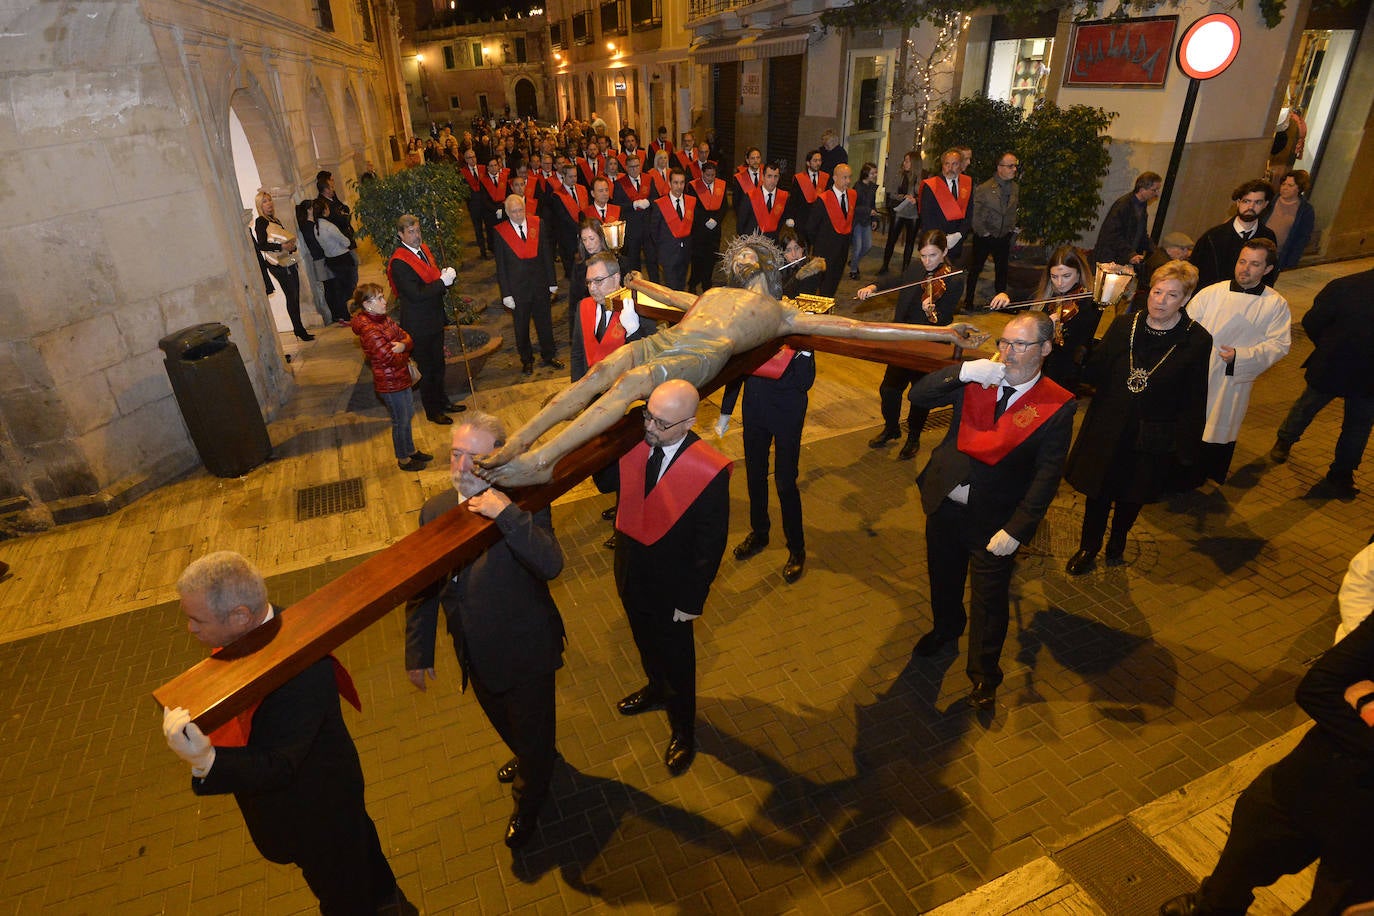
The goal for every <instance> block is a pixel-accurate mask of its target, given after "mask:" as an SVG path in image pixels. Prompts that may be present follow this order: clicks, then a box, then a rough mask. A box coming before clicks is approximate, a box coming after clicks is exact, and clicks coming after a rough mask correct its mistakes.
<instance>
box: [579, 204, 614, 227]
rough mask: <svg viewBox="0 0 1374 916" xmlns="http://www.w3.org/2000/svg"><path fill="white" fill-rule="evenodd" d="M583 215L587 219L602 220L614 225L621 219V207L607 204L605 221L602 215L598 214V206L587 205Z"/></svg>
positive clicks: (583, 209)
mask: <svg viewBox="0 0 1374 916" xmlns="http://www.w3.org/2000/svg"><path fill="white" fill-rule="evenodd" d="M582 215H583V216H585V217H587V219H595V220H601V222H603V223H613V222H615V221H616V220H618V219H620V205H619V204H606V218H605V219H602V218H601V214H600V213H598V212H597V209H596V204H587V206H585V207H583V208H582Z"/></svg>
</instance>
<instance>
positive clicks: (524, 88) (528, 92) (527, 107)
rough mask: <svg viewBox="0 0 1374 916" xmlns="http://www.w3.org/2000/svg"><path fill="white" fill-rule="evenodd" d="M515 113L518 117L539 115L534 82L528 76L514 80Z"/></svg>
mask: <svg viewBox="0 0 1374 916" xmlns="http://www.w3.org/2000/svg"><path fill="white" fill-rule="evenodd" d="M514 95H515V114H516V117H519V118H537V117H539V98H538V96H537V95H536V93H535V91H534V83H532V82H531V81H530V80H529V78H528V77H523V76H522V77H520V78H519V79H518V80H516V81H515V92H514Z"/></svg>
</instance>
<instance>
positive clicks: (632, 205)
mask: <svg viewBox="0 0 1374 916" xmlns="http://www.w3.org/2000/svg"><path fill="white" fill-rule="evenodd" d="M656 197H658V192H657V191H655V190H654V183H653V182H652V181H650V180H649V178H648V176H646V175H645V174H644V163H643V161H642V160H641V159H640V158H639V154H638V153H635V154H633V155H629V156H626V157H625V174H624V175H622V176H621V177H620V182H619V184H618V185H617V186H616V188H615V189H614V192H613V194H612V196H611V200H613V201H614V202H615V203H616V204H617V205H619V207H620V217H621V219H623V220H625V245H624V247H623V248H621V250H620V256H621V257H622V258H623V259H624V263H625V270H626V271H632V270H639V271H642V272H643V273H644V275H645V276H646V277H648V278H649V279H650V280H656V279H658V258H657V256H656V255H655V253H654V244H653V241H652V240H651V239H650V238H649V227H650V225H651V224H652V222H653V214H652V213H650V212H649V211H650V208H651V207H652V205H653V202H654V199H655V198H656Z"/></svg>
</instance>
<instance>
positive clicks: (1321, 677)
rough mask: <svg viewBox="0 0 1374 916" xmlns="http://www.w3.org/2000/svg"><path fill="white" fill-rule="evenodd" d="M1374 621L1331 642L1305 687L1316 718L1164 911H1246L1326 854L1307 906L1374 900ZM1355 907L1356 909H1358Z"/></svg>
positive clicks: (1313, 909)
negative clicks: (1199, 877) (1373, 833)
mask: <svg viewBox="0 0 1374 916" xmlns="http://www.w3.org/2000/svg"><path fill="white" fill-rule="evenodd" d="M1371 674H1374V619H1371V618H1365V620H1364V622H1363V623H1361V624H1360V625H1359V626H1358V627H1356V628H1355V629H1354V630H1353V631H1352V632H1351V633H1350V634H1349V635H1348V636H1346V637H1345V638H1344V639H1342V640H1341V641H1340V642H1338V643H1336V644H1335V645H1334V646H1332V647H1331V648H1330V649H1327V650H1326V652H1325V654H1323V655H1322V657H1321V658H1319V659H1317V661H1316V663H1315V664H1314V665H1313V666H1312V668H1311V669H1310V670H1309V671H1308V672H1307V674H1306V675H1304V676H1303V679H1302V682H1301V683H1300V684H1298V692H1297V701H1298V705H1299V706H1301V707H1302V709H1303V712H1305V713H1307V714H1308V715H1309V716H1311V717H1312V719H1313V721H1314V722H1315V724H1314V725H1313V726H1312V728H1310V729H1308V730H1307V732H1306V733H1304V734H1303V736H1302V739H1301V740H1300V741H1299V742H1298V744H1297V746H1296V747H1294V748H1293V750H1291V751H1289V752H1288V753H1287V754H1286V755H1285V756H1284V757H1283V758H1282V759H1281V760H1279V761H1278V762H1277V763H1275V764H1274V765H1273V766H1271V767H1269V768H1268V769H1266V770H1265V771H1264V772H1262V773H1260V775H1259V776H1257V777H1255V780H1254V782H1252V783H1250V785H1248V786H1246V787H1245V790H1244V791H1243V792H1241V793H1240V795H1239V796H1238V797H1237V798H1236V807H1235V811H1234V813H1233V814H1232V816H1231V831H1230V833H1229V834H1228V835H1227V837H1226V845H1225V846H1223V847H1222V850H1221V856H1220V858H1219V859H1218V861H1217V865H1216V868H1214V869H1213V870H1212V873H1211V874H1210V875H1208V876H1207V877H1206V878H1204V879H1203V881H1202V887H1201V888H1200V889H1199V890H1198V892H1197V893H1195V894H1183V895H1182V896H1180V897H1175V898H1174V899H1172V900H1170V901H1168V902H1166V903H1165V904H1164V905H1163V906H1161V907H1160V908H1159V912H1160V913H1161V916H1237V914H1244V913H1246V912H1247V911H1248V910H1249V907H1250V904H1252V903H1254V902H1255V888H1257V887H1266V886H1268V885H1270V884H1273V883H1274V882H1275V881H1277V880H1278V879H1279V878H1281V877H1283V876H1284V875H1296V874H1297V873H1298V872H1300V871H1302V870H1303V869H1305V868H1307V866H1309V865H1311V864H1312V862H1313V861H1315V860H1318V859H1320V862H1319V863H1318V865H1317V874H1316V877H1315V879H1314V880H1313V881H1312V894H1311V896H1310V897H1309V898H1308V901H1307V903H1306V904H1305V905H1304V906H1302V907H1301V908H1300V909H1299V910H1298V912H1300V913H1347V912H1349V913H1353V912H1361V911H1364V910H1365V908H1364V907H1360V906H1357V904H1360V903H1366V902H1368V901H1369V900H1370V898H1374V869H1371V868H1370V867H1369V839H1368V837H1369V823H1370V820H1371V819H1374V790H1372V789H1371V788H1370V787H1371V786H1374V680H1371ZM1351 907H1353V909H1349V908H1351Z"/></svg>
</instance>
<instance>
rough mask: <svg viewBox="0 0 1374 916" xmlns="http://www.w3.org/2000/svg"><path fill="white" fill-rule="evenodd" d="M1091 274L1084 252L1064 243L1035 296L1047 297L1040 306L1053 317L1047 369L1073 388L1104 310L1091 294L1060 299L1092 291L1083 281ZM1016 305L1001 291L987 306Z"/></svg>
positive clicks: (1071, 389)
mask: <svg viewBox="0 0 1374 916" xmlns="http://www.w3.org/2000/svg"><path fill="white" fill-rule="evenodd" d="M1091 278H1092V266H1091V265H1090V264H1089V263H1088V259H1087V258H1086V257H1084V255H1083V252H1081V251H1079V250H1078V249H1077V248H1075V247H1074V246H1072V245H1061V246H1060V247H1059V248H1056V249H1055V251H1054V254H1052V255H1050V260H1049V263H1048V264H1046V265H1045V278H1044V282H1043V283H1042V284H1041V287H1040V294H1039V295H1038V296H1036V299H1044V300H1048V301H1046V302H1045V303H1044V304H1043V305H1042V306H1041V308H1043V309H1044V310H1045V312H1046V313H1047V314H1048V315H1049V316H1050V317H1051V318H1053V319H1054V325H1055V335H1054V351H1053V352H1051V353H1050V355H1049V357H1048V358H1047V359H1046V360H1045V368H1044V372H1045V375H1047V376H1048V377H1049V378H1050V379H1052V380H1053V381H1055V382H1058V383H1059V384H1060V385H1063V386H1064V387H1065V388H1067V389H1069V390H1070V391H1073V389H1074V386H1076V385H1077V384H1078V376H1079V374H1080V373H1081V372H1082V369H1083V364H1084V363H1085V362H1086V361H1087V353H1088V345H1089V344H1090V343H1091V342H1092V339H1093V334H1094V333H1095V332H1096V331H1097V322H1098V320H1099V319H1101V317H1102V310H1101V309H1100V308H1098V307H1097V305H1096V304H1095V303H1094V302H1093V301H1092V299H1091V298H1089V297H1085V298H1082V299H1059V298H1057V297H1060V296H1076V295H1079V294H1080V293H1086V292H1089V290H1088V289H1087V287H1086V286H1085V285H1084V284H1085V283H1088V282H1089V281H1090V280H1091ZM1011 305H1014V303H1012V301H1011V300H1010V299H1009V298H1008V297H1007V294H1006V293H998V294H997V295H996V296H993V297H992V301H991V302H989V303H988V308H992V309H1004V308H1007V307H1008V306H1011Z"/></svg>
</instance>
